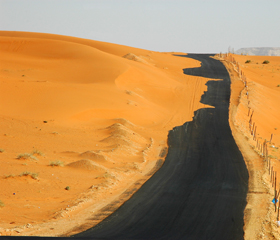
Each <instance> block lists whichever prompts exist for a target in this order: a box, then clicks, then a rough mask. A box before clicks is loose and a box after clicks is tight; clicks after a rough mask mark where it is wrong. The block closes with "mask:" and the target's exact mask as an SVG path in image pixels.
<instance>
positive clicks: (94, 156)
mask: <svg viewBox="0 0 280 240" xmlns="http://www.w3.org/2000/svg"><path fill="white" fill-rule="evenodd" d="M0 51H1V55H0V62H1V69H0V84H1V88H0V103H1V104H0V119H1V120H0V143H1V145H0V149H1V151H0V201H1V202H0V203H1V205H2V207H0V215H1V218H0V234H1V235H37V236H61V235H64V234H71V233H74V232H76V231H77V228H76V227H79V231H81V230H85V229H87V228H89V227H92V226H94V225H96V224H97V223H98V222H100V221H101V220H102V219H104V218H105V217H106V216H108V215H109V214H110V213H111V212H112V211H114V209H116V208H117V207H118V206H120V204H121V203H122V202H124V201H125V200H127V199H128V198H129V197H130V196H131V195H132V194H133V192H135V191H136V190H137V189H138V188H139V187H140V186H141V184H143V183H144V182H145V181H147V180H148V179H149V178H150V177H151V175H152V174H153V172H155V171H156V169H158V168H159V167H160V166H161V164H162V163H163V161H164V157H165V155H166V152H167V135H168V131H169V130H171V129H172V128H173V127H175V126H178V125H182V124H183V123H185V122H186V121H191V120H192V117H193V113H194V111H195V110H197V109H199V108H203V107H210V106H205V105H204V104H201V103H200V102H199V101H200V97H201V95H202V94H203V93H204V91H206V90H207V87H206V85H205V83H206V82H207V81H208V79H205V78H202V77H195V76H187V75H185V74H183V69H184V68H193V67H199V66H200V62H198V61H196V60H192V59H188V58H184V57H179V56H175V55H176V53H160V52H154V51H148V50H142V49H137V48H132V47H127V46H121V45H116V44H110V43H104V42H99V41H93V40H87V39H80V38H75V37H68V36H60V35H52V34H42V33H28V32H9V31H1V32H0ZM108 206H110V207H108ZM81 226H82V227H81Z"/></svg>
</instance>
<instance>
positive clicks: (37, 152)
mask: <svg viewBox="0 0 280 240" xmlns="http://www.w3.org/2000/svg"><path fill="white" fill-rule="evenodd" d="M31 154H32V155H38V156H44V154H43V153H42V152H41V151H39V150H37V149H35V150H34V151H33V152H32V153H31Z"/></svg>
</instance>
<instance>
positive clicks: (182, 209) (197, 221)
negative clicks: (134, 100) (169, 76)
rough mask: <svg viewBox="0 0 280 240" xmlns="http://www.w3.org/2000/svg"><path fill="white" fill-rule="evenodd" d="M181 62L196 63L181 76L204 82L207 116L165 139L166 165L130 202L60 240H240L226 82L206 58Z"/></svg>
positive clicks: (240, 205)
mask: <svg viewBox="0 0 280 240" xmlns="http://www.w3.org/2000/svg"><path fill="white" fill-rule="evenodd" d="M181 57H189V58H194V59H196V60H199V61H201V67H200V68H193V69H184V72H185V74H189V75H195V76H202V77H206V78H209V81H208V82H207V87H208V91H207V92H205V93H204V95H203V96H202V98H201V102H202V103H204V104H207V105H211V106H213V108H203V109H200V110H198V111H196V112H195V115H194V118H193V121H191V122H186V123H185V124H184V125H182V126H178V127H175V128H174V129H173V130H172V131H170V132H169V135H168V144H169V150H168V154H167V157H166V160H165V163H164V164H163V166H162V167H161V168H160V169H159V170H158V171H157V172H156V173H155V174H154V176H153V177H152V178H151V179H150V180H148V181H147V182H146V183H145V184H144V185H143V186H142V187H141V188H140V190H139V191H137V192H136V193H135V194H134V195H133V196H132V198H131V199H130V200H128V201H127V202H126V203H124V204H123V205H122V206H121V207H120V208H119V209H118V210H117V211H115V212H114V213H113V214H112V215H110V216H109V217H108V218H106V219H105V220H104V221H103V222H101V223H99V224H98V225H96V226H95V227H94V228H91V229H89V230H87V231H85V232H82V233H79V234H77V235H74V236H72V237H69V238H66V239H122V240H124V239H172V240H175V239H178V240H181V239H187V240H211V239H215V240H240V239H243V210H244V208H245V205H246V193H247V188H248V172H247V169H246V165H245V163H244V160H243V158H242V155H241V153H240V151H239V149H238V147H237V145H236V143H235V142H234V139H233V137H232V134H231V130H230V127H229V123H228V107H229V97H230V78H229V75H228V73H227V71H226V69H225V68H224V66H223V64H222V63H221V62H219V61H217V60H215V59H213V58H211V55H205V54H203V55H199V54H189V55H186V56H181ZM217 79H219V80H217ZM198 80H199V78H198ZM182 104H184V103H182ZM4 238H5V237H4ZM12 238H14V239H29V238H30V237H12ZM32 239H33V238H32ZM34 239H35V238H34ZM39 239H45V238H39ZM46 239H49V238H46Z"/></svg>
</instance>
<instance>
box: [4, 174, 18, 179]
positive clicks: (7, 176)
mask: <svg viewBox="0 0 280 240" xmlns="http://www.w3.org/2000/svg"><path fill="white" fill-rule="evenodd" d="M13 177H15V175H14V174H10V175H5V177H4V178H13Z"/></svg>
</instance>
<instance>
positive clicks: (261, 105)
mask: <svg viewBox="0 0 280 240" xmlns="http://www.w3.org/2000/svg"><path fill="white" fill-rule="evenodd" d="M231 56H232V57H233V58H234V59H235V61H236V62H237V63H238V64H239V67H240V69H241V71H242V73H243V75H244V76H245V77H246V79H247V88H246V87H245V86H244V84H243V82H242V81H241V80H240V79H241V78H240V77H241V75H240V74H238V73H237V64H232V63H229V62H228V61H223V62H224V63H225V65H226V67H227V68H228V71H229V73H230V76H231V80H232V85H231V104H230V124H231V129H232V132H233V136H234V138H235V140H236V142H237V144H238V147H239V149H240V150H241V152H242V154H243V156H244V159H245V161H246V164H247V168H248V171H249V192H248V195H247V202H248V204H247V206H246V209H245V212H244V213H245V217H244V220H245V226H244V231H245V235H244V239H246V240H251V239H252V240H255V239H280V231H279V228H277V225H276V219H277V213H275V210H274V204H273V203H272V199H273V198H274V188H272V184H271V181H270V180H271V176H270V175H269V171H268V166H267V162H266V161H264V159H263V157H262V152H261V151H260V145H258V144H257V142H259V143H263V142H264V141H270V140H271V134H273V135H272V140H271V142H269V143H268V155H269V159H270V160H271V164H272V166H273V167H274V170H276V171H277V172H278V174H279V172H280V162H279V160H280V105H279V103H280V57H268V56H242V55H232V54H231ZM247 60H250V61H251V62H250V63H245V62H246V61H247ZM265 60H268V61H269V63H268V64H262V63H263V62H264V61H265ZM247 92H248V95H247ZM249 109H250V112H249ZM253 111H254V113H253V116H252V124H254V126H256V127H257V129H256V139H255V140H254V139H253V136H252V135H251V133H250V129H249V120H250V117H251V115H252V112H253ZM276 187H277V191H279V175H278V180H277V185H276Z"/></svg>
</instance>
